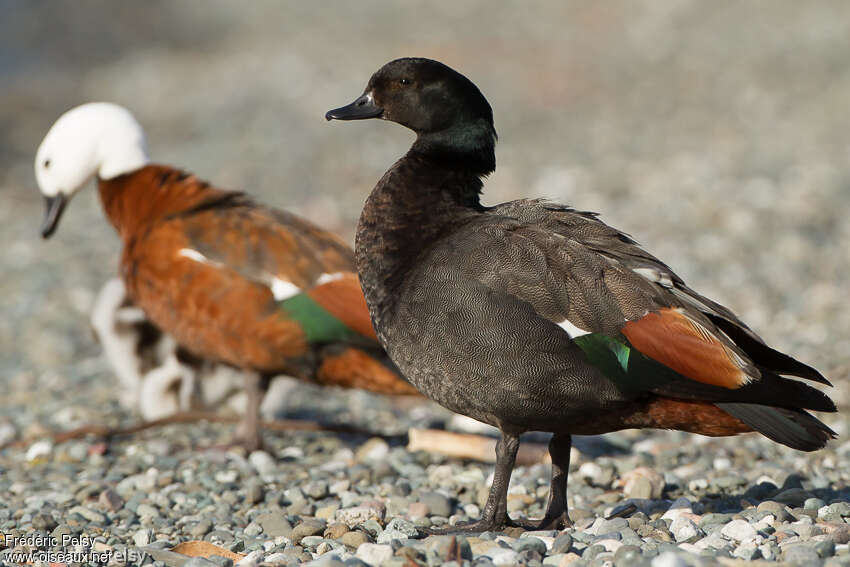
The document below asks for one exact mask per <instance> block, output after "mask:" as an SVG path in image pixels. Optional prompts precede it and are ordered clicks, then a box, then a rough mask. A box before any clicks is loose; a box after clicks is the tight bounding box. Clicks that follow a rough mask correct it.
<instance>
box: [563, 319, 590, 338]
mask: <svg viewBox="0 0 850 567" xmlns="http://www.w3.org/2000/svg"><path fill="white" fill-rule="evenodd" d="M557 325H558V326H559V327H561V328H562V329H563V330H565V331H566V332H567V334H568V335H569V336H570V338H571V339H574V338H576V337H580V336H582V335H589V334H590V331H585V330H584V329H579V328H578V327H576V326H575V325H573V324H572V323H570V322H569V321H568V320H567V319H564V320H563V321H561V322H560V323H557Z"/></svg>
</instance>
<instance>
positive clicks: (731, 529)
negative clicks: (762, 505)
mask: <svg viewBox="0 0 850 567" xmlns="http://www.w3.org/2000/svg"><path fill="white" fill-rule="evenodd" d="M720 533H721V534H723V536H725V537H727V538H729V539H732V540H735V541H749V540H752V539H754V538H755V537H756V535H757V532H756V529H755V528H754V527H753V526H751V525H750V524H749V523H748V522H747V521H746V520H732V521H731V522H729V523H728V524H726V525H725V526H723V529H722V530H721V531H720Z"/></svg>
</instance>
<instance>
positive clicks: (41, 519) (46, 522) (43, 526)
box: [32, 513, 57, 532]
mask: <svg viewBox="0 0 850 567" xmlns="http://www.w3.org/2000/svg"><path fill="white" fill-rule="evenodd" d="M56 525H57V524H56V520H54V519H53V516H51V515H50V514H44V513H41V514H36V515H35V516H34V517H33V519H32V527H33V529H35V530H39V531H42V532H49V531H51V530H53V529H54V528H56Z"/></svg>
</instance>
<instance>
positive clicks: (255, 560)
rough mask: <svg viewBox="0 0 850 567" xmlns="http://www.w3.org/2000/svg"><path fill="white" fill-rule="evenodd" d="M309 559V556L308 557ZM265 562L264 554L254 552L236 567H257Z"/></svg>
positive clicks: (258, 551) (241, 560)
mask: <svg viewBox="0 0 850 567" xmlns="http://www.w3.org/2000/svg"><path fill="white" fill-rule="evenodd" d="M308 557H309V555H308ZM262 561H263V552H262V551H260V550H257V551H252V552H251V553H249V554H248V555H246V556H245V557H243V558H242V559H240V560H239V563H237V564H236V567H257V566H259V565H260V563H262Z"/></svg>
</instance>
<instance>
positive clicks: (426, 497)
mask: <svg viewBox="0 0 850 567" xmlns="http://www.w3.org/2000/svg"><path fill="white" fill-rule="evenodd" d="M419 502H421V503H422V504H425V505H426V506H427V507H428V515H429V516H443V517H446V518H447V517H449V516H451V514H452V501H451V499H450V498H449V497H448V496H446V495H445V494H441V493H439V492H424V493H423V494H422V495H421V496H420V497H419Z"/></svg>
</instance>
